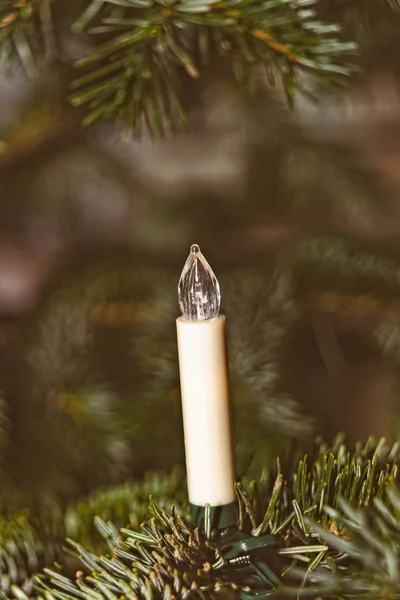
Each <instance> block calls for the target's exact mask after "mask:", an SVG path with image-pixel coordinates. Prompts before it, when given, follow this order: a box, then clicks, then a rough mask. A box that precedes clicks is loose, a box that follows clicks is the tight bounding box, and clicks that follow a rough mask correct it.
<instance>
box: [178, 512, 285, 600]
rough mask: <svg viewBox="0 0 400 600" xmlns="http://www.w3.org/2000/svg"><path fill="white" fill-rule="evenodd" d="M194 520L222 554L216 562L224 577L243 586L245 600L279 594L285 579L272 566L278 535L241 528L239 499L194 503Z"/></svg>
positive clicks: (242, 597) (258, 599) (241, 595)
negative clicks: (251, 531) (223, 503)
mask: <svg viewBox="0 0 400 600" xmlns="http://www.w3.org/2000/svg"><path fill="white" fill-rule="evenodd" d="M190 513H191V520H192V523H193V524H195V525H197V526H198V527H200V528H201V529H202V530H203V531H204V533H205V536H206V538H207V539H208V540H210V542H211V543H213V544H215V545H216V546H217V547H218V548H219V550H220V553H221V560H220V561H219V562H218V563H217V564H216V565H214V568H215V569H218V570H220V573H221V576H222V578H223V579H225V578H226V579H227V580H228V581H234V582H235V583H237V584H238V586H239V587H240V592H239V596H240V598H241V599H242V600H256V599H257V600H263V599H264V598H268V597H270V596H271V595H272V594H273V593H275V591H276V588H277V587H278V586H279V585H281V584H282V582H281V580H280V579H279V577H277V575H276V574H275V573H274V571H273V570H272V569H271V567H270V566H269V565H268V562H270V561H269V559H271V556H272V553H273V552H274V551H276V550H277V548H278V547H279V543H278V538H277V537H276V536H274V535H260V536H252V535H248V534H246V533H245V532H243V531H241V530H240V529H239V528H238V525H237V523H238V510H237V504H236V502H232V503H230V504H225V505H222V506H210V505H206V506H196V505H193V504H191V505H190Z"/></svg>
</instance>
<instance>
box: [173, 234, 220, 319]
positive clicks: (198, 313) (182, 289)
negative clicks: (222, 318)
mask: <svg viewBox="0 0 400 600" xmlns="http://www.w3.org/2000/svg"><path fill="white" fill-rule="evenodd" d="M178 299H179V307H180V309H181V312H182V316H183V317H184V318H185V319H188V320H189V321H210V320H211V319H215V318H216V317H218V313H219V307H220V304H221V294H220V291H219V283H218V281H217V278H216V277H215V275H214V273H213V270H212V269H211V267H210V265H209V264H208V262H207V261H206V259H205V258H204V256H203V255H202V253H201V251H200V247H199V246H198V245H197V244H193V245H192V246H191V248H190V254H189V256H188V258H187V260H186V263H185V266H184V267H183V271H182V273H181V277H180V279H179V283H178Z"/></svg>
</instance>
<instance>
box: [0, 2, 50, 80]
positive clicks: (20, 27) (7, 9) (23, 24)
mask: <svg viewBox="0 0 400 600" xmlns="http://www.w3.org/2000/svg"><path fill="white" fill-rule="evenodd" d="M50 4H51V0H1V2H0V65H1V64H3V65H4V64H9V63H10V61H11V58H12V56H13V53H14V52H15V53H16V54H17V55H18V57H19V59H20V61H21V62H22V64H23V65H24V67H25V69H26V71H27V73H28V74H29V75H30V76H34V75H36V74H37V65H36V60H35V54H37V53H38V52H40V51H41V50H45V52H46V54H47V56H48V57H50V56H53V49H54V43H55V42H54V38H53V31H52V17H51V11H50ZM40 38H41V39H40Z"/></svg>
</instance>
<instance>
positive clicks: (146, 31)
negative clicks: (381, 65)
mask: <svg viewBox="0 0 400 600" xmlns="http://www.w3.org/2000/svg"><path fill="white" fill-rule="evenodd" d="M109 4H111V5H112V8H111V9H110V12H109V13H108V12H107V14H106V16H103V17H102V25H101V26H99V27H94V28H92V29H90V30H89V32H92V33H97V34H99V33H100V34H102V35H106V36H108V39H107V41H105V42H103V43H102V44H100V45H99V46H97V47H95V48H93V49H92V50H91V51H90V52H89V54H88V56H87V57H86V58H83V59H82V60H80V61H79V62H78V63H77V65H78V66H79V67H88V68H90V67H92V65H94V66H96V65H97V64H100V68H93V67H92V70H91V71H90V72H89V73H88V74H86V75H84V76H83V77H81V78H79V79H78V80H76V81H75V82H74V84H73V85H74V87H76V88H82V89H79V91H77V92H75V93H74V94H73V95H72V97H71V100H72V102H73V103H74V104H75V105H81V104H83V103H86V104H88V106H89V115H88V117H87V119H86V122H87V123H91V122H93V121H94V120H96V119H98V118H99V117H104V116H105V117H112V118H115V119H117V120H121V121H123V122H124V123H126V124H128V125H129V127H131V128H134V127H135V126H137V125H138V123H139V122H140V121H141V120H142V118H144V120H145V123H146V125H147V127H148V129H149V130H150V132H151V133H152V134H153V135H163V134H165V133H167V132H168V131H169V129H170V128H171V126H172V127H173V126H175V125H176V124H177V123H179V121H185V119H186V117H185V109H184V103H183V98H182V93H181V90H180V87H179V81H180V78H179V74H180V72H181V71H182V70H183V71H185V72H186V74H187V75H188V76H189V77H191V78H194V79H196V78H198V77H199V76H200V70H199V68H200V65H206V64H208V63H209V61H210V57H211V56H213V55H214V56H215V55H217V56H218V54H221V55H222V56H226V57H227V58H228V59H229V60H231V62H232V67H233V71H234V73H235V76H236V78H237V80H238V81H239V83H240V84H243V85H244V86H245V87H246V88H247V89H253V88H254V87H255V82H256V76H257V73H256V70H255V67H257V66H260V65H263V66H264V68H266V70H267V76H268V78H269V80H270V82H272V81H273V80H274V77H275V73H279V75H280V77H281V80H282V84H283V88H284V90H285V92H286V96H287V98H288V100H289V102H290V103H292V102H293V95H294V92H295V91H296V90H297V89H298V88H300V87H301V78H300V77H299V71H301V70H305V71H309V72H310V73H312V74H313V75H315V76H316V77H318V78H322V79H324V80H328V81H331V82H333V81H335V82H337V81H338V79H339V80H340V78H341V77H343V76H346V75H349V74H350V73H351V71H352V68H351V67H350V65H348V64H345V63H341V62H340V60H339V59H338V57H340V58H341V57H342V56H345V55H346V54H348V53H354V51H355V49H356V47H355V44H353V43H352V42H343V41H339V40H338V39H337V38H336V37H334V36H335V34H336V33H337V32H338V31H339V28H338V27H337V26H335V25H331V24H324V23H322V22H320V21H319V20H317V13H316V12H315V11H314V10H313V9H312V8H310V6H311V5H313V4H315V2H314V0H290V2H286V1H283V0H271V1H270V2H266V3H264V4H261V5H260V4H259V3H256V2H244V1H238V0H224V1H223V2H215V1H212V2H207V1H206V2H204V1H199V0H184V1H182V2H158V1H152V0H112V1H110V2H109ZM115 5H117V6H119V7H120V9H119V10H118V11H117V12H116V10H115ZM95 6H98V7H99V9H100V8H101V7H102V6H101V5H100V4H99V3H95ZM127 9H130V12H129V10H127Z"/></svg>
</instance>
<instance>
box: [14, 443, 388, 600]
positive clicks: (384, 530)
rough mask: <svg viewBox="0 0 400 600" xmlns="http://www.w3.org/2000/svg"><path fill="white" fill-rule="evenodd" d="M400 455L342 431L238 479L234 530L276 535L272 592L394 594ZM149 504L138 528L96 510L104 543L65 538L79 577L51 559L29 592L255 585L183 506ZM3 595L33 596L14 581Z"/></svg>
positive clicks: (52, 594) (230, 589)
mask: <svg viewBox="0 0 400 600" xmlns="http://www.w3.org/2000/svg"><path fill="white" fill-rule="evenodd" d="M398 453H399V444H395V445H394V446H391V447H390V446H389V445H388V444H387V443H386V442H385V440H383V439H381V440H379V441H377V442H376V441H374V440H373V439H370V440H368V442H367V443H366V444H365V445H361V444H360V445H358V446H357V447H356V448H355V450H354V451H353V452H350V451H349V450H348V449H347V448H346V447H345V446H344V444H343V440H342V439H341V438H340V437H339V438H338V439H337V440H336V441H335V442H334V444H333V446H332V447H327V446H326V445H324V444H322V445H321V446H320V447H319V448H317V451H316V454H315V455H314V456H313V457H311V458H310V457H307V456H305V457H303V458H302V459H301V460H300V461H299V462H298V463H297V465H294V467H292V468H290V467H288V466H287V467H286V468H284V469H283V471H282V470H281V468H280V467H279V463H278V468H277V470H276V471H274V470H273V469H272V470H270V469H264V470H263V472H262V473H261V475H260V477H259V478H257V480H252V481H243V482H242V483H238V484H237V500H238V507H239V520H238V528H240V530H241V531H244V532H246V533H247V534H249V535H252V536H255V537H258V536H260V535H262V534H264V533H272V534H274V535H275V536H276V537H277V544H276V546H275V547H274V548H273V550H269V553H268V554H267V555H264V558H263V559H264V560H266V561H267V562H268V563H269V566H271V567H272V568H273V569H274V571H275V573H276V574H277V575H278V577H280V578H281V579H282V581H283V584H282V586H280V587H279V589H276V592H277V594H278V597H282V596H285V595H286V594H292V593H294V592H296V593H297V594H300V593H301V592H302V591H307V592H308V594H312V596H318V597H319V598H365V597H368V598H378V597H388V598H395V597H397V596H398V594H399V592H400V579H399V572H398V564H399V553H400V537H399V516H400V494H399V492H398V491H397V489H396V487H395V482H396V476H397V471H398V466H397V464H398ZM180 489H181V490H183V489H184V482H182V483H181V488H180ZM161 494H162V490H161V489H160V496H161ZM110 499H111V497H110ZM160 500H161V502H162V503H163V506H164V507H165V499H163V498H162V496H161V497H160ZM148 510H149V512H148V515H147V520H146V521H145V522H143V523H142V524H141V525H140V527H138V526H137V524H136V525H132V524H131V525H130V526H129V527H122V528H118V527H117V526H116V525H115V524H114V523H113V522H112V521H111V520H106V519H107V515H105V517H106V518H102V517H101V516H99V517H97V518H96V519H95V521H96V526H97V529H98V531H99V532H100V534H101V536H102V538H103V540H104V541H105V543H106V545H107V547H108V550H107V551H106V552H105V553H97V552H94V551H93V550H90V549H88V548H87V547H85V546H84V545H83V544H82V543H80V542H79V538H78V541H72V540H69V541H68V548H69V551H70V553H71V554H72V555H73V556H74V557H75V559H78V560H79V562H80V566H79V567H77V570H76V571H75V574H72V575H71V574H68V570H67V572H66V569H64V570H63V569H60V568H59V567H57V566H56V567H51V566H50V565H49V566H48V567H46V568H45V569H44V572H43V573H42V574H39V575H38V576H37V577H36V578H35V581H36V584H35V586H36V592H35V594H38V595H39V596H40V597H43V598H47V599H48V600H50V599H57V600H71V599H75V598H76V599H94V598H96V600H103V599H104V600H110V599H117V598H131V597H135V598H145V599H146V600H150V599H151V598H163V599H164V598H165V599H171V598H189V597H194V598H201V599H203V600H204V599H205V598H212V597H214V595H215V593H222V592H226V593H227V594H228V596H229V597H232V598H237V597H239V594H240V593H241V592H244V591H247V593H249V592H250V591H251V588H250V589H248V588H247V586H246V587H245V588H244V587H243V584H242V583H241V578H240V573H239V572H238V571H236V570H235V569H232V567H231V566H230V565H229V564H228V562H227V560H225V559H224V556H223V552H222V550H221V548H220V547H219V545H218V542H211V540H209V539H207V536H206V534H205V533H204V532H202V531H199V529H198V528H196V527H194V526H193V525H191V524H190V523H189V522H188V521H187V518H186V517H187V512H186V508H185V505H181V506H180V507H179V508H178V509H177V508H176V507H175V508H174V507H172V508H161V507H160V505H159V504H158V502H157V496H155V497H154V500H153V499H152V498H151V499H150V505H149V509H148ZM100 515H101V511H100ZM382 593H384V594H385V595H384V596H382V595H380V594H382ZM5 597H7V594H6V595H5ZM9 597H13V598H27V597H29V595H28V594H26V593H24V592H23V591H21V590H20V589H19V588H18V589H17V588H16V587H15V586H14V588H13V589H12V593H11V595H10V596H9Z"/></svg>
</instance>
